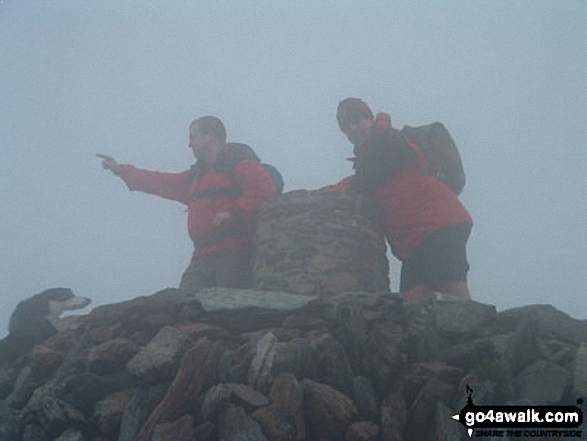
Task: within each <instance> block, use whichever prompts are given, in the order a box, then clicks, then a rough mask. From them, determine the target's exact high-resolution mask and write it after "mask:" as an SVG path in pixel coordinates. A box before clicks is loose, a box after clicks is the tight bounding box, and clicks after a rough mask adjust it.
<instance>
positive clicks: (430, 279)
mask: <svg viewBox="0 0 587 441" xmlns="http://www.w3.org/2000/svg"><path fill="white" fill-rule="evenodd" d="M471 227H472V225H471V224H458V225H452V226H450V227H446V228H443V229H442V230H440V231H437V232H436V233H434V234H433V235H432V236H430V237H429V238H428V239H426V240H425V241H424V242H422V244H420V245H419V246H418V247H417V248H416V249H415V250H414V252H413V253H412V254H411V256H410V257H409V258H408V259H406V260H404V261H403V263H402V270H401V276H400V292H401V293H404V292H405V291H407V290H408V289H409V288H411V287H413V286H416V285H420V284H427V285H429V286H432V287H433V288H434V289H438V286H439V284H440V283H442V282H446V281H466V280H467V272H468V271H469V263H468V262H467V251H466V246H467V240H468V239H469V235H470V234H471Z"/></svg>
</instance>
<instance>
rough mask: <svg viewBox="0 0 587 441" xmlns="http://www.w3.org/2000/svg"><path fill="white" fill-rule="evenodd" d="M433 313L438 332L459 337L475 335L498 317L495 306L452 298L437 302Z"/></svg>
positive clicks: (434, 304)
mask: <svg viewBox="0 0 587 441" xmlns="http://www.w3.org/2000/svg"><path fill="white" fill-rule="evenodd" d="M433 312H434V316H435V319H436V328H437V329H438V331H440V332H442V333H446V334H449V335H450V334H452V335H455V334H456V335H457V336H462V335H463V334H471V333H474V332H475V331H478V330H479V329H480V328H481V327H482V326H485V325H488V324H490V323H491V322H493V321H494V320H495V319H496V317H497V312H496V310H495V306H493V305H486V304H483V303H479V302H475V301H472V300H461V299H456V298H450V297H443V298H442V299H441V300H437V301H435V302H434V303H433Z"/></svg>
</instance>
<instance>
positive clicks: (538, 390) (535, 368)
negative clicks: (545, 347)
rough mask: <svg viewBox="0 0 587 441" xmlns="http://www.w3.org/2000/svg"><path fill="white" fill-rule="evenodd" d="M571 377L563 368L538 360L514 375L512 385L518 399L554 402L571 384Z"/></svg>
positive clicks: (537, 402) (534, 401)
mask: <svg viewBox="0 0 587 441" xmlns="http://www.w3.org/2000/svg"><path fill="white" fill-rule="evenodd" d="M571 378H572V376H571V374H570V373H569V372H568V371H567V370H566V369H565V368H563V367H561V366H558V365H556V364H554V363H551V362H548V361H544V360H538V361H536V362H535V363H533V364H531V365H530V366H528V367H526V368H525V369H524V370H523V371H522V372H520V373H519V374H518V375H517V376H516V378H515V380H514V387H515V389H516V394H517V398H518V399H528V400H530V401H531V402H532V403H533V404H538V405H540V404H556V403H559V402H560V400H561V398H562V397H563V394H564V393H565V391H566V390H567V388H568V387H569V386H571Z"/></svg>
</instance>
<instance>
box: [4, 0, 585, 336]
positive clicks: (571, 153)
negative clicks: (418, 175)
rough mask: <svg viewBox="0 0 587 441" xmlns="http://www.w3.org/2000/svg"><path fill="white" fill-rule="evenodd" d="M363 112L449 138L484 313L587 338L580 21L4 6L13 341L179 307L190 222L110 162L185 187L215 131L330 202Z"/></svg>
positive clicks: (508, 8)
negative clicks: (44, 305)
mask: <svg viewBox="0 0 587 441" xmlns="http://www.w3.org/2000/svg"><path fill="white" fill-rule="evenodd" d="M347 96H355V97H361V98H364V99H365V100H366V101H367V102H368V103H369V104H370V105H371V106H372V108H373V110H374V111H387V112H389V113H391V115H392V118H393V122H394V125H395V126H396V127H401V126H403V125H404V124H409V125H420V124H425V123H429V122H432V121H442V122H443V123H444V124H445V125H446V127H447V128H448V129H449V130H450V131H451V133H452V135H453V137H454V138H455V140H456V142H457V144H458V146H459V148H460V150H461V155H462V157H463V161H464V164H465V169H466V173H467V184H466V187H465V190H464V192H463V194H462V196H461V199H462V200H463V202H464V203H465V205H466V206H467V208H468V209H469V210H470V212H471V213H472V215H473V218H474V221H475V225H474V227H473V232H472V236H471V238H470V241H469V247H468V253H469V262H470V264H471V271H470V273H469V285H470V289H471V294H472V296H473V298H474V299H476V300H479V301H481V302H485V303H491V304H494V305H496V306H497V308H498V310H503V309H507V308H511V307H515V306H521V305H526V304H535V303H549V304H553V305H554V306H555V307H557V308H559V309H561V310H563V311H565V312H567V313H569V314H571V315H572V316H573V317H576V318H582V319H584V318H587V270H586V266H587V258H586V252H587V234H586V231H587V230H586V227H585V221H586V219H587V203H586V202H585V194H586V193H587V191H586V188H587V171H586V170H587V153H586V151H587V124H586V121H587V119H586V115H587V2H585V1H584V0H566V1H564V2H561V1H556V0H552V1H546V0H544V1H536V0H518V1H511V0H503V1H502V0H491V1H478V0H471V1H462V0H447V1H442V2H431V1H425V0H421V1H414V0H409V1H407V0H406V1H381V2H376V1H373V2H368V3H363V2H355V1H352V2H351V1H340V0H337V1H322V2H311V1H300V2H287V3H285V2H270V1H250V2H237V1H217V2H212V1H194V0H189V1H188V0H180V1H174V2H154V1H150V0H146V1H145V0H144V1H140V2H139V1H126V2H119V1H113V0H101V1H95V0H86V1H83V2H80V1H73V0H61V1H59V2H54V1H47V0H39V1H32V2H31V1H20V0H2V1H0V103H1V104H0V231H1V234H0V240H1V242H0V296H1V305H2V306H1V311H0V335H2V334H4V333H5V332H6V330H7V326H8V318H9V316H10V313H11V312H12V310H13V309H14V307H15V306H16V304H17V303H18V302H19V301H21V300H23V299H24V298H26V297H28V296H31V295H33V294H35V293H38V292H40V291H42V290H44V289H46V288H50V287H59V286H61V287H69V288H71V289H72V290H73V291H74V292H75V293H76V294H78V295H82V296H87V297H90V298H92V299H93V303H92V305H91V306H97V305H101V304H105V303H113V302H118V301H122V300H126V299H130V298H133V297H136V296H140V295H149V294H152V293H154V292H155V291H157V290H159V289H162V288H165V287H168V286H177V284H178V282H179V278H180V276H181V273H182V272H183V270H184V269H185V267H186V266H187V264H188V261H189V257H190V253H191V243H190V240H189V238H188V235H187V228H186V223H187V222H186V212H185V208H184V207H183V206H181V205H179V204H177V203H174V202H171V201H167V200H163V199H160V198H156V197H153V196H149V195H145V194H140V193H131V192H129V191H128V190H127V188H126V187H125V185H124V184H123V183H122V181H121V180H120V179H118V178H116V177H114V176H112V175H111V174H110V173H108V172H106V171H104V170H102V168H101V167H100V161H99V160H98V159H97V158H96V157H95V153H106V154H110V155H113V156H114V157H116V158H117V159H118V160H119V161H121V162H124V163H132V164H135V165H137V166H139V167H142V168H148V169H156V170H164V171H181V170H185V169H187V168H188V167H189V166H190V165H191V163H193V161H194V159H193V157H192V153H191V151H190V150H189V149H188V148H187V146H188V125H189V123H190V122H191V121H192V120H193V119H194V118H196V117H198V116H202V115H207V114H212V115H216V116H218V117H220V118H221V119H222V120H223V121H224V122H225V124H226V127H227V130H228V137H229V140H232V141H240V142H246V143H248V144H250V145H252V146H253V147H254V148H255V149H256V150H257V152H258V153H259V155H260V156H261V157H262V159H263V160H264V161H266V162H270V163H272V164H274V165H275V166H277V167H278V168H279V169H280V170H281V172H282V173H283V175H284V178H285V181H286V191H288V190H293V189H298V188H305V189H315V188H319V187H321V186H324V185H327V184H330V183H334V182H337V181H338V180H340V179H341V178H343V177H344V176H346V175H348V174H349V173H350V172H351V166H350V163H349V162H348V161H346V160H345V158H346V157H348V156H350V155H351V152H352V148H351V146H350V144H349V143H348V141H347V140H346V138H345V137H344V136H343V134H342V133H340V131H339V129H338V126H337V123H336V119H335V110H336V105H337V103H338V102H339V101H340V100H341V99H343V98H345V97H347ZM391 266H392V275H393V280H392V289H394V290H397V286H398V268H399V263H398V262H397V261H395V260H392V261H391Z"/></svg>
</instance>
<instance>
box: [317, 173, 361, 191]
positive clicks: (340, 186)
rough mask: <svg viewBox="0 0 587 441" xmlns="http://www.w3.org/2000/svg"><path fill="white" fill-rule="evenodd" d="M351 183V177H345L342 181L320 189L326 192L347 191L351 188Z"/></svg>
mask: <svg viewBox="0 0 587 441" xmlns="http://www.w3.org/2000/svg"><path fill="white" fill-rule="evenodd" d="M352 181H353V177H352V176H347V177H346V178H344V179H343V180H342V181H340V182H338V183H336V184H333V185H327V186H326V187H322V188H321V190H328V191H347V190H348V189H349V188H351V182H352Z"/></svg>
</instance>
